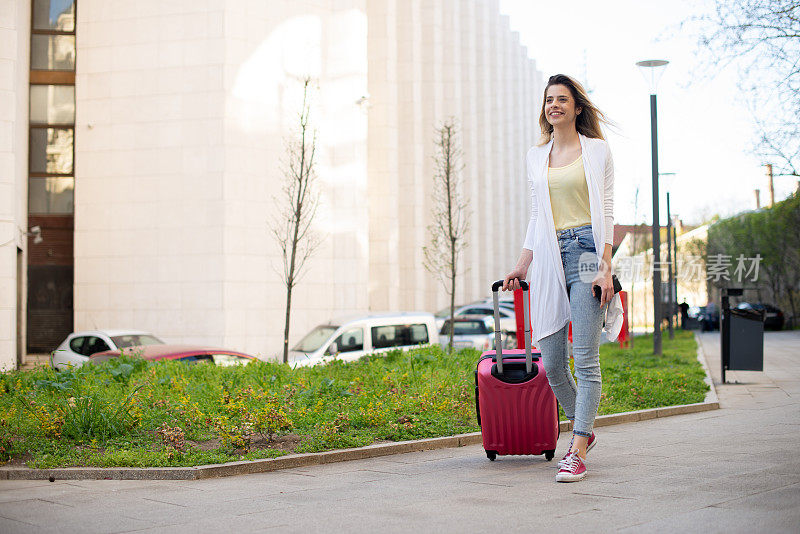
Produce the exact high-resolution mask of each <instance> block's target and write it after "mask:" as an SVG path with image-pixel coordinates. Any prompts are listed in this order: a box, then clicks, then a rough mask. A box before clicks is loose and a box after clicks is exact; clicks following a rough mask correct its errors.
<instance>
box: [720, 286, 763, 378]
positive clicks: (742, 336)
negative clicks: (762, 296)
mask: <svg viewBox="0 0 800 534" xmlns="http://www.w3.org/2000/svg"><path fill="white" fill-rule="evenodd" d="M739 291H741V290H738V291H737V290H734V289H733V288H731V290H729V291H727V292H723V296H722V308H723V319H722V332H721V334H722V382H723V383H724V382H725V371H726V370H727V371H763V370H764V317H765V316H764V310H752V309H747V310H741V309H736V308H734V309H731V308H730V305H729V301H728V296H729V295H736V294H741V293H740V292H739ZM726 293H727V294H726Z"/></svg>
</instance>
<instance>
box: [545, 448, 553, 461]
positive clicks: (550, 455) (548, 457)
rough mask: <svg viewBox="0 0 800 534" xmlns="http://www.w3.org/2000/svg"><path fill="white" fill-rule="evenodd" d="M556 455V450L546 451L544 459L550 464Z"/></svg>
mask: <svg viewBox="0 0 800 534" xmlns="http://www.w3.org/2000/svg"><path fill="white" fill-rule="evenodd" d="M555 455H556V450H555V449H553V450H552V451H544V458H545V460H547V461H548V462H549V461H550V460H552V459H553V456H555Z"/></svg>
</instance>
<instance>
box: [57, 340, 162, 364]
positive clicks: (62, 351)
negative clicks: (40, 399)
mask: <svg viewBox="0 0 800 534" xmlns="http://www.w3.org/2000/svg"><path fill="white" fill-rule="evenodd" d="M163 344H164V342H163V341H161V340H160V339H158V338H157V337H156V336H154V335H153V334H151V333H150V332H142V331H140V330H85V331H82V332H73V333H71V334H70V335H69V336H67V339H65V340H64V341H63V342H62V343H61V344H60V345H59V346H58V348H57V349H56V350H54V351H53V352H51V353H50V366H51V367H52V368H53V369H56V370H57V371H60V370H62V369H68V368H69V367H70V366H72V367H80V366H81V365H83V364H84V363H86V362H87V361H89V356H91V355H92V354H95V353H98V352H104V351H107V350H118V349H124V348H126V347H133V346H135V345H163Z"/></svg>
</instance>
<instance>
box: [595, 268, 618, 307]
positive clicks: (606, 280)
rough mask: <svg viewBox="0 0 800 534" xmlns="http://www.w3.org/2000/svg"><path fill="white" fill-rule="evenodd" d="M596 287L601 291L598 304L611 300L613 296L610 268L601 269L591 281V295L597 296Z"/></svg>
mask: <svg viewBox="0 0 800 534" xmlns="http://www.w3.org/2000/svg"><path fill="white" fill-rule="evenodd" d="M598 287H599V288H600V291H601V296H600V305H601V306H602V305H603V304H607V303H609V302H611V299H613V298H614V282H613V281H612V280H611V269H601V270H600V272H599V273H598V274H597V276H596V277H595V279H594V280H593V281H592V296H594V297H595V298H597V295H596V293H595V292H596V291H597V290H598Z"/></svg>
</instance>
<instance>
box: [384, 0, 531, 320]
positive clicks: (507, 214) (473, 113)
mask: <svg viewBox="0 0 800 534" xmlns="http://www.w3.org/2000/svg"><path fill="white" fill-rule="evenodd" d="M368 6H369V7H368V16H369V35H370V37H369V54H370V56H369V58H370V59H369V67H370V69H369V74H368V78H369V91H370V94H371V95H372V98H371V103H372V107H371V108H370V123H369V133H370V135H369V142H368V144H369V158H368V161H369V176H370V186H369V187H370V206H371V213H373V215H371V218H370V251H371V260H370V282H369V284H370V306H371V307H372V308H373V309H385V308H387V307H389V308H393V309H397V308H401V309H422V310H430V311H435V310H437V309H439V308H441V307H443V306H445V304H447V303H448V300H447V297H446V293H445V291H444V288H443V287H442V286H441V284H440V283H439V282H438V281H436V280H435V279H434V278H433V276H432V275H431V274H430V273H428V272H427V271H425V270H424V268H422V263H423V254H422V247H423V246H425V245H426V244H427V243H428V242H429V236H428V231H427V227H428V225H429V224H430V222H431V217H430V212H431V200H430V199H431V192H432V188H433V176H434V173H435V169H434V163H433V158H434V156H435V153H436V152H435V148H436V147H435V144H434V141H435V133H436V132H435V129H436V127H437V126H438V125H440V124H441V123H442V121H443V120H445V119H447V118H448V117H455V118H456V119H457V120H458V121H459V124H460V126H461V130H460V132H459V133H460V140H461V147H462V150H463V160H462V163H463V164H464V169H463V171H462V182H463V186H464V194H465V198H466V199H467V201H468V203H469V211H470V214H471V217H470V228H469V234H468V237H467V243H468V248H467V249H466V251H465V253H464V255H463V257H462V262H461V264H460V265H459V270H460V273H461V274H460V276H459V278H458V281H457V284H456V285H457V290H456V301H457V303H465V302H468V301H470V300H474V299H476V298H479V297H483V296H486V295H488V292H489V290H488V288H489V284H490V283H491V281H493V280H495V279H497V278H498V277H500V276H502V275H504V274H505V273H506V272H507V271H508V269H509V268H510V267H512V266H513V265H514V263H515V262H516V259H517V257H518V254H519V251H520V249H521V247H522V241H523V238H524V233H525V230H526V228H527V219H528V214H529V209H530V207H529V195H528V194H527V193H526V190H527V181H526V176H525V169H524V158H525V152H526V151H527V149H528V148H529V147H530V146H531V145H532V144H533V143H534V142H535V141H536V139H538V126H537V114H538V111H539V105H540V103H541V96H540V91H541V87H542V85H541V83H542V81H541V74H540V73H539V72H538V71H537V70H536V68H535V63H534V62H533V60H531V59H529V58H528V55H527V50H526V49H525V48H524V47H522V46H521V45H520V44H519V36H518V35H517V34H516V33H512V32H511V31H510V29H509V22H508V18H507V17H505V16H501V15H500V13H499V7H498V2H497V1H496V0H470V1H455V0H443V1H439V2H423V1H419V0H411V1H407V2H399V1H397V2H393V1H388V2H369V3H368ZM387 82H388V86H387ZM394 84H396V86H395V85H394ZM398 132H399V134H398ZM375 223H377V224H375Z"/></svg>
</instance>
